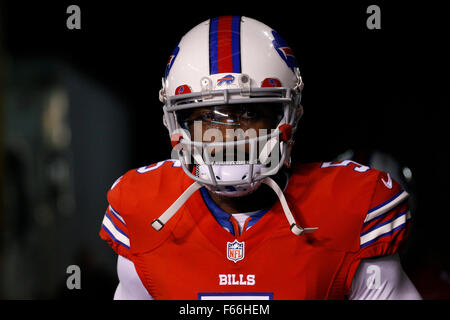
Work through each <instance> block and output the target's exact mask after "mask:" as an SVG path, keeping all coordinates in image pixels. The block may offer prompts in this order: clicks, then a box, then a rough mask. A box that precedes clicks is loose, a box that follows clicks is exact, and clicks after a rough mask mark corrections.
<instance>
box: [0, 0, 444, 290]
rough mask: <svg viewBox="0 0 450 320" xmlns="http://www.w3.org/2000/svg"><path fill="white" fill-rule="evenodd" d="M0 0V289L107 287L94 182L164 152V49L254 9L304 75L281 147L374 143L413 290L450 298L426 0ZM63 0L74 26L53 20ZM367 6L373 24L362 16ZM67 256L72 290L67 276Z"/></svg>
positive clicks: (435, 59) (300, 153) (439, 38)
mask: <svg viewBox="0 0 450 320" xmlns="http://www.w3.org/2000/svg"><path fill="white" fill-rule="evenodd" d="M0 3H1V4H0V77H1V78H0V108H1V109H0V110H1V115H0V120H1V129H2V133H1V135H0V138H1V144H0V146H1V156H2V160H1V163H0V164H1V165H2V168H3V169H2V171H1V172H2V173H1V175H0V179H1V181H0V182H1V185H2V189H1V191H2V204H3V205H2V208H3V209H2V211H1V212H0V231H1V236H2V239H1V242H0V243H1V246H0V298H4V299H58V298H90V299H102V298H103V299H111V297H112V295H113V292H114V289H115V286H116V285H117V278H116V274H115V257H114V254H113V252H112V250H111V249H109V247H107V245H106V244H104V243H103V242H102V241H101V240H100V239H99V237H98V235H97V234H98V230H99V227H100V225H101V220H102V218H103V214H104V210H105V209H106V206H107V201H106V192H107V190H108V189H109V187H110V186H111V184H112V183H113V182H114V180H115V179H116V178H117V177H119V176H120V175H122V174H123V173H124V172H125V171H127V170H128V169H131V168H136V167H140V166H143V165H148V164H151V163H153V162H156V161H159V160H162V159H166V158H168V157H170V150H171V149H170V144H169V138H168V135H167V132H166V129H165V128H164V126H163V124H162V108H161V107H162V106H161V103H160V102H159V99H158V91H159V89H160V86H161V78H162V76H163V74H164V70H165V66H166V63H167V60H168V57H169V55H170V54H171V52H172V50H173V48H174V47H175V45H176V44H177V43H178V41H179V39H180V38H181V37H182V35H183V34H184V33H186V32H187V31H188V30H189V29H190V28H192V27H194V26H195V25H197V24H198V23H200V22H202V21H204V20H207V19H208V18H210V17H214V16H219V15H244V16H249V17H252V18H255V19H258V20H260V21H262V22H264V23H266V24H267V25H269V26H271V27H272V28H274V29H275V30H277V32H279V33H280V34H281V35H282V36H283V38H284V39H285V40H286V41H287V42H288V43H289V44H290V46H291V48H292V49H293V51H294V52H295V54H296V57H297V60H298V61H299V64H300V68H301V72H302V76H303V79H304V82H305V89H304V95H303V105H304V107H305V116H304V117H303V119H302V122H301V127H300V128H301V129H300V132H299V133H298V138H297V146H296V149H295V152H294V154H295V159H297V160H298V161H300V162H309V161H331V160H333V159H335V158H336V157H338V156H339V155H340V154H342V153H343V152H345V151H348V150H352V154H353V156H354V159H355V160H358V161H359V162H362V163H364V164H370V155H372V154H373V153H375V152H378V153H381V154H383V155H384V156H386V157H387V158H389V159H390V160H392V161H393V162H394V163H395V166H396V168H397V169H398V168H400V169H401V168H409V170H410V172H412V177H409V178H408V179H406V180H405V181H404V183H405V188H407V190H408V191H409V192H410V193H411V194H412V202H413V203H412V204H411V205H412V208H413V215H414V222H415V223H414V228H413V229H412V231H411V237H410V242H409V244H408V246H407V247H406V248H405V251H404V252H403V253H402V263H403V266H404V268H405V270H406V271H407V273H408V275H409V276H410V278H411V280H412V281H413V282H414V283H415V285H416V286H417V288H418V289H419V291H420V293H421V294H422V295H423V297H424V298H426V299H448V298H450V263H449V257H450V254H449V250H448V247H449V244H450V243H449V240H448V236H447V234H448V232H447V229H448V225H449V222H450V219H449V214H450V212H448V209H447V207H446V205H445V204H446V200H447V198H448V194H449V191H450V187H449V179H450V172H449V166H448V165H449V164H450V161H449V160H450V157H449V156H450V153H449V149H448V145H449V143H448V136H449V135H448V133H449V131H450V129H449V125H448V119H449V117H448V115H449V107H450V94H449V89H450V86H449V71H450V68H449V61H448V59H449V58H448V57H449V56H450V55H449V49H448V45H447V42H448V39H449V32H448V31H449V27H448V23H447V21H448V18H447V16H446V13H447V12H446V11H445V10H444V9H445V8H444V7H442V6H441V5H439V4H438V3H439V2H431V1H427V2H424V3H421V4H414V3H411V2H406V1H404V2H403V1H395V4H393V3H392V1H391V3H388V2H384V1H370V2H369V1H360V2H356V1H354V2H351V3H350V2H344V1H340V2H337V1H335V2H331V1H329V2H324V1H314V2H313V1H308V2H306V1H295V2H293V1H286V2H253V1H246V2H245V5H243V4H242V3H240V4H239V6H238V5H237V4H234V2H230V3H227V4H226V6H225V5H223V6H219V4H214V3H213V2H200V1H193V2H186V1H185V2H181V1H180V2H163V3H156V2H155V3H152V4H144V2H143V1H126V2H123V1H121V2H117V3H115V2H114V3H111V2H107V1H95V2H94V1H70V2H69V1H55V2H54V3H52V2H49V1H39V2H25V1H2V2H0ZM71 4H77V5H79V6H80V9H81V30H68V29H67V27H66V19H67V18H68V16H69V14H67V13H66V9H67V7H68V6H69V5H71ZM371 4H377V5H378V6H380V8H381V30H369V29H368V28H367V27H366V19H367V18H368V16H369V15H368V14H367V13H366V8H367V7H368V6H369V5H371ZM447 15H448V13H447ZM58 110H59V111H58ZM61 110H62V111H61ZM61 132H63V133H64V134H63V135H61ZM55 135H56V138H55ZM61 136H64V137H67V138H66V139H62V141H59V140H58V137H61ZM52 137H53V138H52ZM60 140H61V139H60ZM392 161H391V162H392ZM400 171H401V170H400ZM402 172H404V171H402ZM400 178H402V177H401V176H400ZM72 264H75V265H79V266H80V268H81V271H82V289H81V290H68V289H67V287H66V278H67V276H68V274H67V273H66V268H67V266H69V265H72Z"/></svg>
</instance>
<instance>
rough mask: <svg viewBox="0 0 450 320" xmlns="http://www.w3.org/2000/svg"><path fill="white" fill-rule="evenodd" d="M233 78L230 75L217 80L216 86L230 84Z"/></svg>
mask: <svg viewBox="0 0 450 320" xmlns="http://www.w3.org/2000/svg"><path fill="white" fill-rule="evenodd" d="M234 79H235V78H234V76H233V75H231V74H228V75H226V76H224V77H222V78H220V79H217V85H218V86H221V85H222V84H224V83H226V84H232V83H233V81H234Z"/></svg>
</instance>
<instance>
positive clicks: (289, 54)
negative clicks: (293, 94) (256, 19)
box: [272, 30, 298, 72]
mask: <svg viewBox="0 0 450 320" xmlns="http://www.w3.org/2000/svg"><path fill="white" fill-rule="evenodd" d="M272 35H273V37H274V40H273V41H272V44H273V47H274V48H275V50H276V51H277V52H278V54H279V55H280V57H281V59H283V61H284V62H286V64H287V65H288V67H289V68H290V69H291V70H292V72H295V71H294V68H296V67H298V64H297V60H296V59H295V56H294V52H293V51H292V49H291V48H290V47H289V46H288V44H287V42H286V41H284V39H283V38H281V36H280V35H279V34H278V33H277V32H276V31H273V30H272Z"/></svg>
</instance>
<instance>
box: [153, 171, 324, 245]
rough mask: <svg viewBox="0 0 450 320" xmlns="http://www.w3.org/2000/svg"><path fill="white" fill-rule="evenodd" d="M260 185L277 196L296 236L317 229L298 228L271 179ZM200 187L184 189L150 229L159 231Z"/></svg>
mask: <svg viewBox="0 0 450 320" xmlns="http://www.w3.org/2000/svg"><path fill="white" fill-rule="evenodd" d="M261 182H262V183H264V184H266V185H268V186H269V187H270V188H271V189H272V190H273V191H274V192H275V193H276V194H277V196H278V199H279V200H280V203H281V206H282V208H283V211H284V214H285V215H286V219H287V220H288V222H289V225H290V226H291V231H292V233H293V234H295V235H296V236H300V235H302V234H305V233H311V232H314V231H316V230H317V229H318V228H317V227H316V228H302V227H300V226H299V225H298V224H297V223H296V222H295V219H294V216H293V215H292V212H291V210H290V209H289V206H288V204H287V201H286V198H285V197H284V194H283V191H282V190H281V189H280V187H279V186H278V184H277V183H276V182H275V181H273V180H272V179H271V178H269V177H267V178H265V179H263V180H262V181H261ZM201 187H202V185H201V184H200V183H198V182H197V181H195V182H194V183H193V184H191V185H190V186H189V188H187V189H186V191H184V192H183V194H182V195H181V196H180V197H179V198H178V199H177V200H176V201H175V202H174V203H173V204H172V205H171V206H170V207H169V208H168V209H167V210H166V211H165V212H164V213H163V214H162V215H161V216H160V217H159V218H158V219H155V220H153V222H152V227H153V229H155V230H156V231H160V230H161V229H162V228H163V227H164V225H165V224H166V223H167V221H169V220H170V218H172V217H173V216H174V215H175V213H177V211H178V210H179V209H180V208H181V206H182V205H183V204H184V203H185V202H186V201H187V200H188V199H189V198H190V197H191V196H192V194H193V193H194V192H195V191H197V190H198V189H200V188H201Z"/></svg>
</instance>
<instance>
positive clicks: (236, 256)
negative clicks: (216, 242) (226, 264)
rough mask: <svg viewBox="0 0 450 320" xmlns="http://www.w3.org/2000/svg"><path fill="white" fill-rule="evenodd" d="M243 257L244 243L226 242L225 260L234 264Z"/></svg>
mask: <svg viewBox="0 0 450 320" xmlns="http://www.w3.org/2000/svg"><path fill="white" fill-rule="evenodd" d="M244 256H245V242H239V241H237V240H234V241H233V242H227V258H228V260H231V261H233V262H234V263H236V262H238V261H239V260H242V259H244Z"/></svg>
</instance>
